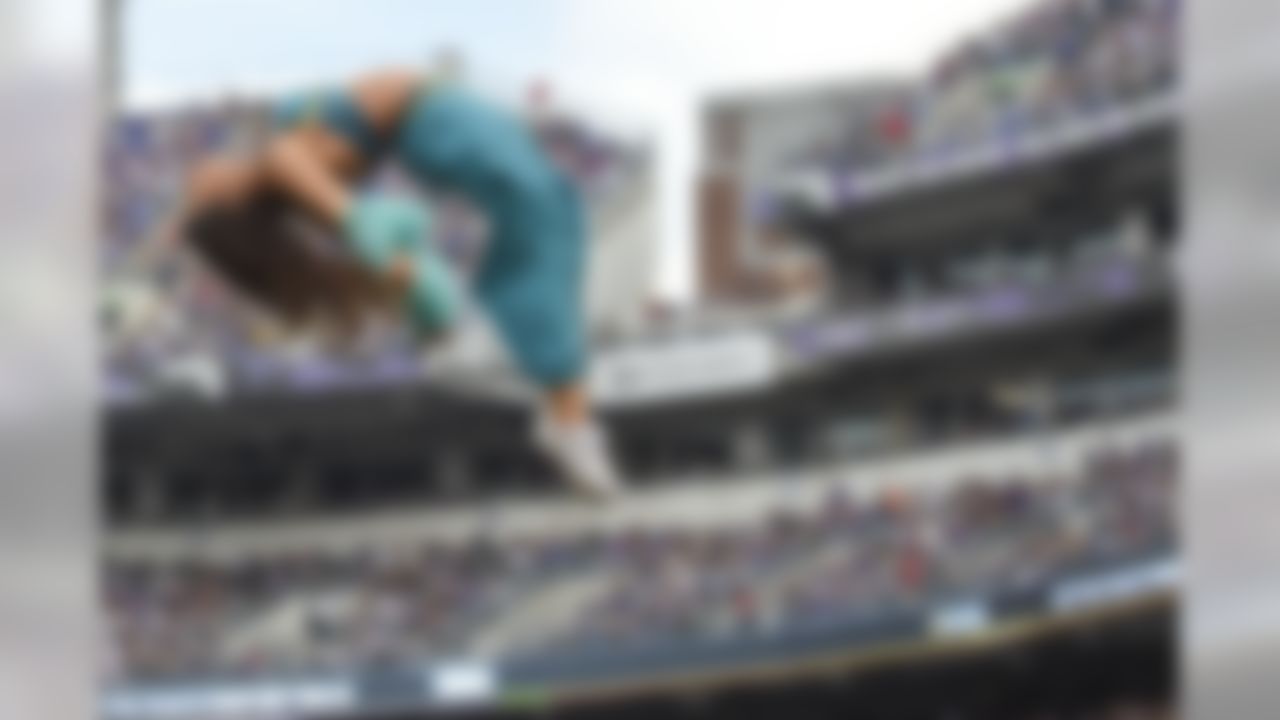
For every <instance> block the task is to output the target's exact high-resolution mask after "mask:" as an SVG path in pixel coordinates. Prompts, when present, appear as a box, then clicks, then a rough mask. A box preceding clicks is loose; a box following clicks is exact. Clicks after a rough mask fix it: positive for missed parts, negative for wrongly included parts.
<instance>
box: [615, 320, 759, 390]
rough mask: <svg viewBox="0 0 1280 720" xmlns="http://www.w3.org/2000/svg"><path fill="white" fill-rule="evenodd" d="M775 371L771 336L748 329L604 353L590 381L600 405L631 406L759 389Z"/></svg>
mask: <svg viewBox="0 0 1280 720" xmlns="http://www.w3.org/2000/svg"><path fill="white" fill-rule="evenodd" d="M776 373H777V360H776V356H775V345H774V343H773V341H772V339H771V338H770V336H769V335H767V334H765V333H759V332H744V333H735V334H731V335H721V336H718V337H705V338H690V339H685V340H679V341H675V342H669V343H662V344H654V345H644V346H637V347H628V348H622V349H619V350H616V351H614V352H609V353H604V354H602V355H601V356H600V357H599V358H597V359H596V361H595V363H594V365H593V367H592V369H591V378H590V382H591V389H592V392H593V394H594V395H595V397H596V398H598V400H599V401H600V402H601V403H602V404H606V405H629V404H643V403H651V402H660V401H664V400H673V399H685V398H698V397H705V396H709V395H717V394H724V393H733V392H741V391H744V390H751V389H756V388H760V387H764V386H766V385H768V384H769V383H770V382H772V381H773V379H774V377H775V376H776Z"/></svg>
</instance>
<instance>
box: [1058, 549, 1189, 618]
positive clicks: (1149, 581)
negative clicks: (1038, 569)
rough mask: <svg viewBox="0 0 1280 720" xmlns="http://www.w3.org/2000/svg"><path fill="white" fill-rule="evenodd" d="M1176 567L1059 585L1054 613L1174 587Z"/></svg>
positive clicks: (1169, 564)
mask: <svg viewBox="0 0 1280 720" xmlns="http://www.w3.org/2000/svg"><path fill="white" fill-rule="evenodd" d="M1177 578H1178V565H1177V563H1176V562H1175V561H1172V560H1168V561H1164V562H1159V563H1152V564H1150V565H1146V566H1143V567H1139V568H1128V569H1125V570H1120V571H1114V572H1110V573H1105V574H1101V575H1093V576H1087V577H1082V578H1077V579H1074V580H1067V581H1064V582H1062V583H1061V584H1059V585H1058V586H1057V587H1056V588H1055V589H1054V591H1053V594H1052V596H1051V598H1050V606H1051V607H1052V608H1053V610H1055V611H1059V612H1063V611H1066V612H1071V611H1078V610H1083V609H1087V608H1090V607H1098V606H1103V605H1108V604H1111V603H1115V602H1120V601H1124V600H1130V599H1134V598H1137V597H1140V596H1142V595H1143V594H1145V593H1148V592H1152V591H1156V590H1164V589H1168V588H1171V587H1173V586H1174V585H1175V584H1176V582H1177Z"/></svg>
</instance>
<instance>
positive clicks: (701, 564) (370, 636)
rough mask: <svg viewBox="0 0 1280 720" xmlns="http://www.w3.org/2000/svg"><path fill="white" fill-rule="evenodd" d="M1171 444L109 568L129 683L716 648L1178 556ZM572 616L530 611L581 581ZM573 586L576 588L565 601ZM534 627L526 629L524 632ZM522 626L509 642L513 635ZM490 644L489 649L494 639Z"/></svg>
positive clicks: (112, 611)
mask: <svg viewBox="0 0 1280 720" xmlns="http://www.w3.org/2000/svg"><path fill="white" fill-rule="evenodd" d="M1175 470H1176V468H1175V456H1174V453H1173V448H1172V446H1170V445H1169V444H1167V443H1163V442H1155V443H1144V444H1139V445H1135V446H1133V447H1131V448H1128V449H1125V450H1119V449H1112V450H1108V451H1100V452H1098V453H1097V454H1096V455H1095V456H1093V457H1092V458H1091V459H1090V460H1089V461H1088V462H1087V463H1085V465H1084V467H1083V469H1082V470H1081V472H1080V473H1079V476H1078V477H1045V478H1032V477H990V478H982V477H972V478H958V480H959V482H957V483H955V484H952V485H948V486H947V489H946V490H945V491H942V492H940V493H931V492H923V491H918V492H912V491H908V490H905V489H901V488H899V489H892V490H886V491H885V492H884V493H883V494H881V495H880V496H879V497H877V498H875V499H869V498H856V497H853V496H851V495H849V494H846V493H844V492H842V491H840V490H838V489H837V490H832V491H831V492H830V494H829V495H828V496H827V497H826V499H825V501H824V502H823V503H821V504H820V505H819V506H818V507H816V508H813V509H811V510H803V511H802V510H796V509H784V507H783V506H782V504H781V503H780V505H779V507H777V508H776V509H775V510H774V511H773V512H771V513H770V514H769V515H767V516H766V517H763V518H761V519H760V520H759V521H757V522H753V523H749V524H740V525H736V526H732V527H723V528H711V527H699V528H698V529H678V528H673V527H670V526H666V527H664V526H663V525H662V524H661V523H660V521H655V522H654V523H653V524H652V525H650V526H633V527H630V528H627V529H621V528H620V529H618V530H612V529H611V530H609V531H605V532H595V531H574V530H570V529H564V530H558V531H551V532H548V533H547V534H545V535H542V536H538V537H521V538H500V537H498V536H494V535H490V534H487V533H485V532H484V531H482V530H477V532H476V534H475V535H474V536H472V537H471V539H470V540H469V541H466V542H461V543H446V542H443V541H437V542H424V543H422V544H415V545H406V546H403V547H385V546H378V547H366V548H364V549H362V550H359V551H352V552H349V553H338V552H335V551H332V550H326V551H321V550H315V551H313V552H281V553H279V554H266V555H255V556H246V557H243V558H240V559H238V560H234V561H224V560H219V561H212V560H208V561H203V560H199V561H198V560H190V561H173V562H156V561H141V560H136V559H135V560H124V559H117V560H108V561H107V565H106V572H105V582H104V589H103V596H102V602H103V605H104V611H105V613H106V615H107V618H108V619H109V627H110V629H111V632H112V642H111V644H110V645H111V648H112V662H111V663H110V665H112V675H113V677H114V679H116V680H143V679H156V678H166V677H175V676H177V677H181V676H190V675H197V674H207V673H217V672H222V671H225V672H245V671H264V670H280V671H284V670H296V669H303V668H309V669H315V668H333V667H350V666H361V665H366V664H371V663H378V662H396V661H401V660H422V659H429V658H433V657H440V656H450V655H455V654H459V653H469V652H484V653H490V654H498V655H501V656H504V657H522V656H529V655H531V654H536V655H538V656H545V655H547V654H548V653H555V652H567V651H580V650H589V649H591V648H601V647H609V648H618V647H628V646H644V645H647V644H654V643H679V642H696V641H698V640H699V639H701V638H707V637H723V636H726V635H732V634H735V633H762V632H764V633H767V632H782V631H785V629H787V628H790V627H797V626H802V625H804V624H812V623H830V622H839V621H841V620H848V619H850V618H854V617H866V616H868V615H870V616H875V615H876V614H877V613H881V612H884V611H886V610H888V609H892V608H904V607H906V608H909V607H913V606H915V605H916V604H921V603H926V602H928V601H929V600H930V599H934V598H938V597H947V596H950V595H951V594H953V593H967V592H973V591H982V592H990V591H993V590H997V589H1013V588H1018V587H1025V586H1027V585H1034V584H1036V583H1039V582H1043V581H1046V580H1048V579H1050V578H1052V577H1055V576H1056V575H1057V574H1059V573H1062V572H1065V571H1069V570H1072V569H1073V568H1078V567H1081V566H1088V565H1092V564H1097V563H1106V562H1113V563H1114V562H1123V561H1125V560H1126V559H1133V558H1138V557H1150V556H1151V554H1152V553H1162V552H1164V551H1167V550H1168V548H1169V547H1170V546H1171V543H1172V542H1173V541H1174V533H1175V528H1174V522H1175V520H1174V514H1173V507H1174V506H1173V504H1172V503H1173V497H1174V488H1173V484H1174V482H1175ZM570 587H573V588H577V591H575V592H577V593H578V599H577V600H576V601H575V602H576V603H577V604H576V605H574V606H573V609H572V611H571V612H567V613H566V614H564V615H563V616H561V617H560V618H559V620H558V621H552V620H549V619H547V618H546V617H526V618H525V625H527V626H528V627H525V628H524V629H523V631H521V632H509V630H510V627H511V626H512V625H513V622H512V619H513V617H516V616H517V615H518V614H519V613H521V612H528V608H529V607H532V606H534V605H538V604H539V603H537V602H535V601H534V599H535V598H547V597H550V596H551V595H552V594H555V593H557V592H560V591H562V590H564V589H565V588H570ZM557 588H558V589H560V590H557ZM515 625H519V623H515ZM499 626H502V627H505V628H507V629H508V632H505V633H504V634H502V635H501V636H495V635H494V633H493V629H494V628H495V627H499ZM482 639H483V640H482Z"/></svg>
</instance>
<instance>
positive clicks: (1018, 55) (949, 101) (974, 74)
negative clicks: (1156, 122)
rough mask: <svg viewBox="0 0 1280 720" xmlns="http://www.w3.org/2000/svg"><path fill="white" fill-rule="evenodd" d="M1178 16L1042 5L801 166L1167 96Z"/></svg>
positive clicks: (1018, 128)
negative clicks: (1165, 93) (1162, 95)
mask: <svg viewBox="0 0 1280 720" xmlns="http://www.w3.org/2000/svg"><path fill="white" fill-rule="evenodd" d="M1180 12H1181V0H1039V1H1038V2H1037V3H1035V4H1034V5H1033V6H1032V7H1031V8H1030V9H1028V10H1027V11H1025V12H1023V13H1021V14H1019V15H1018V16H1016V17H1014V18H1013V19H1011V20H1010V21H1009V22H1007V23H1005V24H1003V25H1001V26H999V27H996V28H993V29H992V30H990V31H987V32H985V33H982V34H980V35H978V36H975V37H973V38H972V39H970V40H969V41H967V42H964V43H962V44H960V45H959V46H958V47H956V48H955V49H954V50H953V51H951V52H949V53H946V54H944V55H943V56H942V57H941V58H940V59H939V60H938V61H937V62H936V63H935V64H934V65H933V67H932V68H931V69H930V71H929V72H928V73H927V74H926V76H925V78H924V79H923V80H922V81H921V82H919V83H917V84H915V85H914V86H912V87H910V88H909V89H907V90H905V91H903V92H901V93H899V94H898V96H897V97H895V98H893V99H892V100H890V101H888V102H887V103H886V105H885V106H884V107H883V108H881V109H879V111H878V112H876V113H873V114H872V115H871V117H870V119H869V120H866V121H863V122H862V123H860V124H857V125H855V126H852V127H850V128H849V129H848V133H847V135H846V136H845V137H844V138H843V139H842V140H841V141H839V142H836V143H833V144H830V145H826V146H823V147H820V148H816V149H814V151H813V153H812V154H811V155H809V156H805V157H799V158H797V162H798V163H799V164H802V165H809V166H812V165H814V164H817V165H819V166H824V167H828V168H831V169H832V170H834V171H837V172H847V171H855V170H867V169H869V168H873V167H876V166H880V165H889V164H895V163H901V162H906V161H909V160H912V159H915V158H927V157H932V156H936V155H938V154H940V153H947V152H951V151H955V150H957V149H961V148H964V147H969V146H973V145H975V144H980V143H983V142H990V141H991V140H993V139H995V138H1000V137H1005V138H1007V137H1010V136H1012V135H1015V134H1019V133H1025V132H1027V131H1029V130H1034V129H1036V128H1042V127H1046V126H1050V125H1055V124H1059V123H1062V122H1064V121H1071V120H1075V119H1079V118H1080V117H1083V116H1087V115H1089V114H1092V113H1096V112H1098V111H1102V110H1107V109H1110V108H1115V107H1119V106H1124V105H1125V104H1126V103H1133V102H1135V101H1138V100H1141V99H1143V98H1146V97H1151V96H1156V95H1159V94H1161V93H1164V92H1166V91H1168V90H1169V89H1170V88H1171V87H1172V85H1173V83H1174V82H1175V80H1176V73H1177V49H1178V45H1179V40H1178V32H1179V30H1178V24H1179V14H1180Z"/></svg>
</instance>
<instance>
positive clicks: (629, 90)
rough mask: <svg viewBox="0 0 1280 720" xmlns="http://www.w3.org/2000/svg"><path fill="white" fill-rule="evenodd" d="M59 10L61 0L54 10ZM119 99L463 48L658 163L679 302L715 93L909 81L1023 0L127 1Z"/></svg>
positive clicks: (216, 89)
mask: <svg viewBox="0 0 1280 720" xmlns="http://www.w3.org/2000/svg"><path fill="white" fill-rule="evenodd" d="M58 1H59V0H52V2H51V3H50V4H51V5H56V4H57V3H58ZM126 2H127V3H128V10H127V12H126V15H125V19H124V23H123V38H122V43H121V44H122V48H123V58H121V63H122V71H123V79H124V98H123V100H124V102H125V104H126V105H130V106H151V105H156V104H169V103H172V102H177V101H181V100H183V99H189V98H194V97H209V96H216V95H219V94H222V93H224V92H227V91H238V92H270V91H272V90H276V89H282V88H289V87H296V86H298V85H301V84H307V83H310V82H314V81H317V80H334V79H340V78H345V77H349V76H351V75H353V74H356V73H358V72H360V71H361V70H364V69H367V68H369V67H370V66H378V65H386V64H405V63H408V64H423V63H426V62H428V61H429V60H430V59H432V58H433V57H434V56H435V55H436V54H437V53H438V52H439V51H440V49H441V48H456V49H458V50H460V51H461V53H462V54H463V55H464V56H465V57H466V59H467V64H468V67H469V68H472V69H474V70H475V71H476V72H477V75H478V78H479V79H480V80H482V81H483V82H485V83H486V84H488V85H490V86H492V87H493V88H494V89H500V90H506V91H512V92H514V91H516V90H517V89H518V88H520V87H522V86H524V85H525V84H526V83H527V82H528V81H529V80H530V79H532V78H547V79H549V80H550V81H551V82H552V84H553V85H554V86H555V88H556V94H557V96H559V97H560V98H563V99H564V100H565V101H566V102H567V103H569V104H571V105H572V106H574V107H575V108H580V109H583V110H585V111H586V112H587V113H588V114H590V115H593V116H595V117H596V118H598V119H600V120H601V121H603V122H606V123H609V124H611V125H614V126H615V127H617V128H619V129H622V130H626V131H633V132H643V133H644V134H646V135H648V136H649V137H650V138H651V139H652V140H653V141H654V144H655V147H657V149H658V152H659V157H660V181H661V182H662V212H663V222H662V223H661V227H662V237H661V240H660V241H661V242H662V243H663V252H662V253H661V254H660V257H661V258H662V260H661V263H660V267H659V269H658V275H659V277H658V280H657V289H658V290H659V292H661V293H662V294H664V295H667V296H672V297H676V298H679V297H684V296H686V295H687V294H688V292H689V290H690V287H691V283H692V265H691V262H690V261H691V253H690V251H689V250H690V243H689V238H690V235H691V232H692V227H693V226H692V212H693V209H692V206H691V202H690V200H691V196H692V182H693V177H694V176H693V173H694V170H695V164H696V158H697V148H696V147H695V145H694V143H695V141H696V137H697V135H696V133H695V128H696V124H695V121H696V112H697V108H698V107H699V102H700V100H701V99H702V98H705V97H706V96H707V94H708V93H711V92H714V91H718V90H726V89H742V88H748V87H759V86H776V85H779V84H785V83H789V82H810V81H813V80H815V79H829V78H856V77H858V76H864V75H869V74H884V73H910V72H915V71H918V70H920V69H921V68H922V67H923V66H924V65H925V64H927V62H928V61H929V60H931V59H932V58H933V57H934V56H936V54H937V53H938V52H940V51H942V50H944V49H945V48H947V47H948V46H949V45H950V44H952V43H954V42H955V41H957V40H958V39H959V38H960V37H962V36H963V35H964V34H966V33H968V32H970V31H973V30H975V29H980V28H982V27H984V26H988V25H990V24H991V23H993V22H995V21H997V20H998V19H999V18H1001V17H1003V16H1006V15H1008V14H1009V13H1010V12H1011V11H1013V10H1016V9H1017V8H1020V7H1024V6H1026V5H1027V4H1028V0H126Z"/></svg>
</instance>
